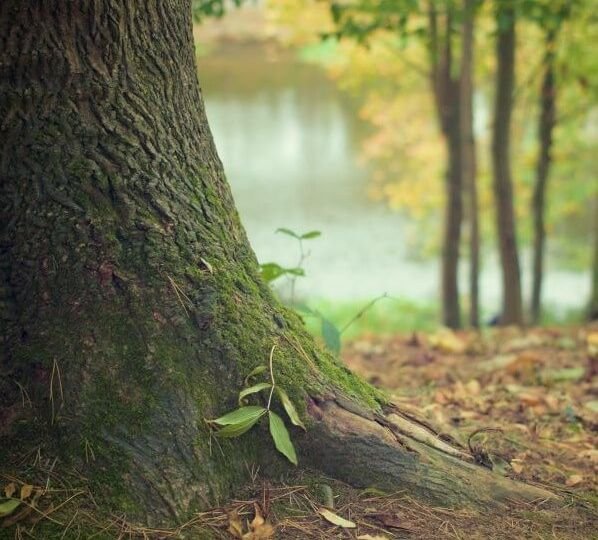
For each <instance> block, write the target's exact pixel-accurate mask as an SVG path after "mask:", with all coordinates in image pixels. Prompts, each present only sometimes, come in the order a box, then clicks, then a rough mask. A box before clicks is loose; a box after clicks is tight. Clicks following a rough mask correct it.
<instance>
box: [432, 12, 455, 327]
mask: <svg viewBox="0 0 598 540" xmlns="http://www.w3.org/2000/svg"><path fill="white" fill-rule="evenodd" d="M438 22H439V21H438V15H437V13H436V9H435V7H434V5H433V4H430V8H429V24H430V35H431V38H430V56H431V59H432V61H431V65H432V70H431V75H432V90H433V94H434V100H435V104H436V112H437V115H438V120H439V124H440V128H441V131H442V134H443V138H444V141H445V144H446V149H447V156H448V165H447V169H446V173H445V197H446V202H445V214H444V229H443V240H442V271H441V287H442V320H443V324H444V325H446V326H447V327H449V328H460V327H461V307H460V298H459V248H460V244H461V223H462V221H463V200H462V197H463V195H462V187H461V186H462V179H461V174H462V169H461V159H462V150H461V149H462V144H461V130H460V127H459V124H460V114H459V82H458V80H456V79H455V78H454V76H453V73H452V61H453V58H452V57H453V53H452V46H451V40H452V36H451V31H452V19H451V14H450V12H449V13H446V14H444V15H443V17H442V22H443V23H444V24H443V25H442V26H443V30H442V32H440V31H439V28H438V27H439V24H438Z"/></svg>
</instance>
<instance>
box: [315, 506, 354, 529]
mask: <svg viewBox="0 0 598 540" xmlns="http://www.w3.org/2000/svg"><path fill="white" fill-rule="evenodd" d="M318 513H319V514H320V515H321V516H322V517H323V518H324V519H325V520H326V521H329V522H330V523H332V524H333V525H337V526H338V527H343V529H354V528H355V527H357V525H355V523H353V522H352V521H349V520H348V519H345V518H342V517H340V516H339V515H337V514H335V513H334V512H331V511H330V510H328V509H327V508H320V509H319V510H318Z"/></svg>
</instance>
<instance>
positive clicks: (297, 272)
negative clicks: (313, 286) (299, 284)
mask: <svg viewBox="0 0 598 540" xmlns="http://www.w3.org/2000/svg"><path fill="white" fill-rule="evenodd" d="M260 271H261V273H262V278H264V280H266V281H267V282H268V283H270V282H271V281H274V280H275V279H278V278H279V277H281V276H284V275H287V274H291V275H293V276H304V275H305V271H304V270H303V268H283V267H282V266H280V265H279V264H277V263H273V262H269V263H264V264H260Z"/></svg>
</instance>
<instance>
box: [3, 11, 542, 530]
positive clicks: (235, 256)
mask: <svg viewBox="0 0 598 540" xmlns="http://www.w3.org/2000/svg"><path fill="white" fill-rule="evenodd" d="M190 8H191V6H190V2H189V1H186V0H144V1H141V0H139V1H136V2H119V1H118V0H101V1H99V0H96V1H94V0H86V1H83V0H82V1H81V2H63V1H59V0H54V1H51V0H48V1H47V2H43V3H42V2H37V1H33V0H32V1H24V0H5V1H4V2H2V4H0V66H1V76H0V118H2V123H1V124H0V140H2V141H3V143H4V144H3V148H2V154H1V156H0V177H1V178H2V182H1V184H0V202H1V204H0V208H1V214H0V270H1V275H0V277H1V281H0V283H1V296H0V298H1V304H0V306H1V314H0V317H1V322H2V342H1V346H2V349H1V357H0V359H1V364H0V373H1V375H2V378H1V379H0V386H1V387H0V437H2V441H1V444H0V463H2V467H6V466H8V465H9V464H10V459H11V456H12V455H13V454H14V455H18V458H19V459H22V456H23V455H24V454H23V451H25V450H31V449H32V448H37V449H38V452H39V453H40V454H42V455H43V456H45V457H48V458H50V460H51V461H54V462H55V469H54V472H55V474H56V473H57V471H62V472H65V471H69V472H76V473H77V478H86V479H87V481H88V482H89V488H90V490H91V491H92V492H93V493H94V498H95V500H98V501H102V503H103V505H104V506H105V508H107V509H110V510H113V511H119V512H120V513H122V514H124V515H126V516H127V517H128V518H129V519H133V520H136V521H141V522H145V523H149V524H154V525H156V524H168V523H177V522H178V523H180V522H181V521H182V520H183V519H185V518H186V517H187V516H189V514H190V513H191V512H192V511H194V510H196V509H198V508H205V507H207V506H210V505H212V504H215V503H217V502H219V501H220V500H222V498H224V497H228V496H229V495H230V494H231V492H232V491H233V490H234V489H235V488H236V487H237V486H238V485H239V484H240V483H241V482H243V481H244V480H245V479H247V477H248V467H247V464H251V463H256V464H262V471H263V472H264V473H266V474H277V472H278V471H280V470H282V469H284V468H285V467H286V466H287V465H288V463H287V462H286V461H285V460H284V459H283V458H281V457H280V456H279V455H278V454H276V452H274V451H273V449H272V448H273V447H272V443H271V441H270V439H269V437H268V436H267V435H266V432H265V430H264V428H260V427H258V428H257V429H256V430H255V431H252V432H250V433H248V434H245V435H243V436H242V439H226V440H224V439H223V440H222V441H221V442H220V445H219V447H218V448H217V447H216V446H217V445H216V444H215V443H213V444H212V438H213V437H212V435H211V433H210V429H209V427H208V426H207V424H206V422H205V421H204V419H206V418H214V417H216V416H219V415H221V414H222V413H225V412H227V411H229V410H231V409H233V408H235V406H236V402H237V393H238V390H239V388H240V387H241V385H242V381H243V379H244V377H245V376H246V375H247V374H248V373H249V372H250V371H251V370H252V369H253V368H255V367H256V366H257V365H260V364H263V363H265V362H266V361H267V357H268V353H269V351H270V350H271V348H272V346H273V345H274V344H277V345H278V347H277V349H276V354H275V357H274V363H273V369H274V371H275V374H276V380H277V383H278V384H279V385H281V386H282V387H284V388H285V389H286V390H287V392H288V393H289V395H290V396H291V398H292V400H293V401H294V402H295V403H296V404H297V406H298V409H299V414H300V415H301V416H302V418H303V420H304V422H305V424H306V426H307V431H306V433H302V432H298V430H297V431H293V433H292V437H293V440H294V441H295V443H296V445H297V446H298V448H299V459H300V463H301V465H302V466H311V467H315V468H318V469H319V470H322V471H324V472H325V473H327V474H329V475H332V476H335V477H338V478H342V479H344V480H347V481H348V482H350V483H352V484H355V485H362V486H363V485H368V486H374V485H376V486H379V487H382V488H386V489H396V488H397V487H400V488H401V489H407V490H411V491H412V492H413V493H414V494H416V495H418V496H420V497H421V498H423V499H426V500H431V501H436V502H438V503H441V504H445V505H449V506H450V505H461V504H470V505H473V506H487V505H493V504H500V503H501V502H505V501H507V500H511V499H520V500H528V501H530V500H536V499H538V498H543V497H550V494H548V493H546V492H545V491H543V490H541V489H538V488H535V487H531V486H526V485H523V484H519V483H516V482H513V481H510V480H508V479H505V478H504V477H501V476H499V475H495V474H493V473H492V472H491V471H489V470H487V469H485V468H483V467H480V466H478V465H476V464H475V463H474V461H475V460H474V457H473V456H471V455H470V454H469V453H468V452H467V451H466V449H464V448H463V447H461V446H460V445H459V444H457V443H454V442H447V440H446V439H443V438H441V437H439V436H438V434H437V433H436V432H434V431H433V430H432V429H431V428H430V427H428V426H427V425H426V424H425V423H423V422H420V421H418V420H416V419H413V418H411V417H409V416H406V415H404V414H402V413H401V412H400V411H398V410H397V409H396V408H394V407H392V406H391V405H390V404H389V403H387V402H386V400H385V399H384V398H383V397H382V396H381V395H380V394H379V393H378V392H377V391H376V390H375V389H373V388H372V387H370V386H369V385H367V384H366V383H364V382H363V381H361V380H360V379H359V378H357V377H356V376H354V375H353V374H351V372H350V371H348V370H347V368H346V367H345V366H344V365H343V364H342V363H341V362H339V361H338V360H337V359H335V358H334V357H332V356H331V355H330V354H328V353H326V352H324V351H322V350H321V349H320V348H318V347H317V346H316V344H315V343H314V342H313V340H312V339H311V338H310V337H309V336H308V335H307V333H306V332H305V330H304V329H303V326H302V324H301V322H300V320H299V319H298V317H297V316H296V315H294V314H293V313H291V312H290V311H288V310H286V309H285V308H283V307H282V306H281V305H279V304H278V303H277V302H276V301H275V299H274V298H273V297H272V294H271V292H270V290H269V289H268V287H267V285H266V284H264V283H263V282H262V280H261V279H260V276H259V271H258V264H257V261H256V258H255V256H254V254H253V252H252V251H251V249H250V247H249V244H248V242H247V238H246V236H245V232H244V230H243V228H242V226H241V224H240V222H239V218H238V215H237V213H236V211H235V208H234V204H233V200H232V197H231V193H230V190H229V187H228V185H227V183H226V180H225V177H224V173H223V168H222V164H221V162H220V160H219V158H218V156H217V153H216V149H215V147H214V143H213V141H212V136H211V134H210V130H209V127H208V123H207V120H206V116H205V113H204V108H203V104H202V98H201V93H200V89H199V85H198V81H197V76H196V65H195V57H194V49H193V42H192V27H191V17H190V14H191V11H190ZM248 136H249V135H248ZM21 389H22V390H23V391H26V395H27V396H28V398H29V399H30V402H31V403H30V404H29V402H28V401H27V400H25V399H22V397H23V396H22V395H21V393H20V392H21Z"/></svg>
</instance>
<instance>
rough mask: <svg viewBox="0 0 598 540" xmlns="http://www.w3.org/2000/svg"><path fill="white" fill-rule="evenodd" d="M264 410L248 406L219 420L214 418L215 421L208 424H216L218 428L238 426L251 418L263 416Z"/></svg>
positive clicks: (255, 406)
mask: <svg viewBox="0 0 598 540" xmlns="http://www.w3.org/2000/svg"><path fill="white" fill-rule="evenodd" d="M265 410H266V409H264V407H258V406H257V405H249V406H247V407H241V408H239V409H236V410H234V411H231V412H229V413H227V414H225V415H224V416H221V417H220V418H216V420H210V422H211V423H213V424H218V425H219V426H228V425H232V424H239V423H241V422H245V421H247V420H251V419H253V418H259V417H260V416H261V415H262V414H264V412H265Z"/></svg>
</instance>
